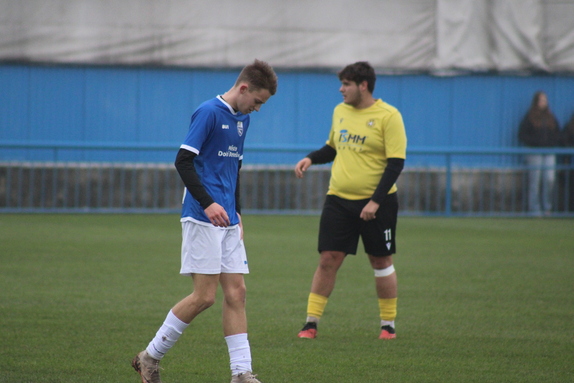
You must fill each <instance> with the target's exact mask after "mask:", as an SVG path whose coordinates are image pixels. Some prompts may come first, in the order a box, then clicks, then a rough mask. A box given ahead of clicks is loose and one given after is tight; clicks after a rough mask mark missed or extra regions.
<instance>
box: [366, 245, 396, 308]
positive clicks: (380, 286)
mask: <svg viewBox="0 0 574 383" xmlns="http://www.w3.org/2000/svg"><path fill="white" fill-rule="evenodd" d="M369 261H371V266H372V267H373V269H375V270H380V269H386V268H387V267H390V266H392V265H393V257H392V256H391V255H389V256H386V257H373V256H372V255H369ZM375 287H376V289H377V296H378V297H379V298H380V299H392V298H396V297H397V273H392V274H391V275H388V276H386V277H378V278H375Z"/></svg>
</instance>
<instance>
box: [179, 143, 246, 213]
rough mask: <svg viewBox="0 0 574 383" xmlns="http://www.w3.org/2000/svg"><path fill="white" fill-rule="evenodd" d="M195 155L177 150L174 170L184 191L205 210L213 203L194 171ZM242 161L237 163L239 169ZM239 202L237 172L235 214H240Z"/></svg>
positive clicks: (184, 150) (183, 150)
mask: <svg viewBox="0 0 574 383" xmlns="http://www.w3.org/2000/svg"><path fill="white" fill-rule="evenodd" d="M196 156H197V154H195V153H193V152H190V151H189V150H186V149H179V152H177V156H176V158H175V168H176V169H177V172H178V173H179V176H180V177H181V180H182V181H183V184H184V185H185V187H186V189H187V190H188V191H189V193H190V194H191V196H192V197H193V198H195V199H196V200H197V202H199V204H200V205H201V207H202V208H203V209H204V210H205V209H207V207H208V206H209V205H211V204H212V203H214V202H215V201H214V200H213V198H212V197H211V196H210V195H209V193H208V192H207V190H205V187H204V186H203V184H202V183H201V180H200V179H199V175H198V174H197V171H196V170H195V164H194V162H193V159H194V158H195V157H196ZM241 163H242V161H239V168H241ZM239 201H240V188H239V172H237V187H236V189H235V209H236V210H237V213H241V206H240V204H239Z"/></svg>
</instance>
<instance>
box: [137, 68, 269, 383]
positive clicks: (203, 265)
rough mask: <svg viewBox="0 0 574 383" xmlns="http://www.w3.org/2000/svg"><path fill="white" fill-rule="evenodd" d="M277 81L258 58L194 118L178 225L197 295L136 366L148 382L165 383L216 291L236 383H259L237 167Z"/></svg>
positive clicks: (183, 153)
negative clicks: (168, 367)
mask: <svg viewBox="0 0 574 383" xmlns="http://www.w3.org/2000/svg"><path fill="white" fill-rule="evenodd" d="M276 90H277V76H276V74H275V72H274V71H273V68H272V67H271V66H270V65H269V64H267V63H266V62H263V61H259V60H255V61H254V62H253V63H252V64H250V65H247V66H246V67H245V68H243V70H242V71H241V73H240V74H239V76H238V78H237V81H236V82H235V84H234V85H233V87H232V88H231V89H230V90H229V91H227V92H226V93H224V94H223V95H220V96H217V97H215V98H213V99H211V100H208V101H206V102H204V103H203V104H201V105H200V106H199V107H198V108H197V110H196V111H195V113H193V115H192V117H191V123H190V126H189V131H188V133H187V136H186V138H185V140H184V142H183V144H182V145H181V146H180V149H179V152H178V154H177V158H176V160H175V167H176V169H177V171H178V173H179V174H180V176H181V179H182V180H183V183H184V184H185V195H184V200H183V207H182V214H181V225H182V237H183V239H182V247H181V270H180V273H181V274H182V275H189V276H191V277H192V279H193V285H194V290H193V292H192V293H191V294H190V295H188V296H187V297H185V298H183V299H182V300H181V301H180V302H179V303H177V304H176V305H175V306H174V307H173V308H172V309H171V310H170V312H169V313H168V315H167V317H166V319H165V321H164V323H163V325H162V326H161V327H160V328H159V330H158V331H157V333H156V335H155V337H154V338H153V339H152V341H151V342H150V343H149V345H148V346H147V348H146V349H145V350H143V351H141V352H140V353H139V354H138V355H136V357H135V358H134V359H133V361H132V366H133V367H134V369H135V370H136V371H137V372H138V373H139V374H140V376H141V379H142V382H143V383H161V380H160V375H159V362H160V360H161V359H162V358H163V356H164V355H165V353H166V352H167V351H168V350H169V349H170V348H171V347H173V345H174V344H175V342H176V341H177V339H178V338H179V337H180V336H181V334H182V333H183V331H184V330H185V329H186V328H187V326H188V325H189V324H190V322H191V321H192V320H193V319H194V318H195V317H196V316H197V315H199V314H200V313H201V312H202V311H204V310H205V309H207V308H209V307H210V306H212V305H213V304H214V302H215V295H216V291H217V288H218V285H221V288H222V290H223V294H224V300H223V332H224V336H225V340H226V342H227V346H228V351H229V358H230V367H231V376H232V378H231V383H260V381H259V380H258V379H257V378H256V377H255V375H254V374H253V373H252V369H251V350H250V346H249V341H248V339H247V318H246V314H245V283H244V278H243V274H247V273H249V268H248V266H247V257H246V253H245V248H244V245H243V228H242V225H241V215H240V210H241V209H240V205H239V169H240V168H241V162H242V159H243V143H244V141H245V135H246V134H247V130H248V128H249V122H250V116H249V114H250V113H251V112H253V111H259V109H260V108H261V106H262V105H263V104H264V103H265V102H266V101H267V100H268V99H269V98H270V97H271V96H272V95H274V94H275V92H276Z"/></svg>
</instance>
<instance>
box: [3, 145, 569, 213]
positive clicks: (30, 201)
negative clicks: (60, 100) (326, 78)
mask: <svg viewBox="0 0 574 383" xmlns="http://www.w3.org/2000/svg"><path fill="white" fill-rule="evenodd" d="M0 149H1V150H18V149H26V150H40V151H44V152H46V153H45V155H46V154H47V153H49V155H48V157H49V158H51V161H42V162H22V161H10V162H0V212H5V213H8V212H9V213H21V212H122V213H123V212H170V213H176V212H179V208H180V203H181V197H182V191H183V185H182V183H181V181H180V179H179V176H178V175H177V172H176V171H175V169H174V167H173V164H172V163H142V162H137V163H128V162H68V161H61V160H60V154H61V153H62V152H69V151H80V150H81V151H86V150H97V151H122V152H132V151H138V152H140V153H142V152H144V153H145V152H165V153H169V155H170V156H174V155H175V153H176V151H177V147H174V145H171V144H153V143H149V144H142V143H130V144H121V143H90V144H85V143H70V142H16V141H0ZM312 149H314V148H312V147H305V146H291V145H284V146H274V145H251V146H247V147H246V157H249V154H252V153H257V154H259V155H260V156H267V155H270V156H271V155H274V154H277V153H288V154H290V155H291V156H292V157H293V158H294V161H293V163H292V164H287V165H261V164H249V163H246V164H245V165H244V167H243V169H242V184H241V185H242V203H243V207H244V211H245V212H248V213H254V214H262V213H289V214H316V213H318V212H319V211H320V209H321V206H322V203H323V200H324V195H325V192H326V190H327V186H328V180H329V171H330V168H329V166H315V167H312V168H311V170H310V171H309V172H308V174H307V176H306V177H305V178H304V179H303V180H299V179H296V178H295V177H294V174H293V170H292V169H293V165H294V163H295V159H298V158H300V157H302V156H303V155H305V154H306V153H308V152H309V151H310V150H312ZM527 154H553V155H556V156H557V158H558V161H557V165H556V167H555V169H554V170H555V172H556V183H555V187H554V190H553V193H552V196H553V202H554V206H553V209H552V212H551V213H550V215H552V216H555V217H573V216H574V162H573V159H574V148H554V149H530V148H505V149H502V148H462V147H458V148H450V147H411V148H409V150H408V152H407V162H406V167H405V170H404V172H403V174H402V175H401V177H400V179H399V182H398V186H399V203H400V206H401V208H400V212H401V214H409V215H445V216H453V215H490V216H503V215H504V216H508V215H510V216H521V215H528V214H530V213H529V211H528V204H527V189H528V182H527V177H528V170H530V169H529V168H528V166H527V165H526V164H525V163H524V162H523V161H522V158H523V157H524V156H525V155H527ZM432 157H434V159H430V160H429V158H432ZM469 164H470V165H469Z"/></svg>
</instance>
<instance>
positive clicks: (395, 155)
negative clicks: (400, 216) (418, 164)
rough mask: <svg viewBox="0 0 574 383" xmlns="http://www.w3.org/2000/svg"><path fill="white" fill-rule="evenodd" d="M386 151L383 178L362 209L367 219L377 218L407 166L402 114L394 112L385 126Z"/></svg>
mask: <svg viewBox="0 0 574 383" xmlns="http://www.w3.org/2000/svg"><path fill="white" fill-rule="evenodd" d="M384 135H385V151H386V153H387V156H388V158H387V166H386V167H385V170H384V171H383V175H382V176H381V180H380V181H379V184H378V185H377V188H376V189H375V192H374V193H373V196H372V197H371V200H370V201H369V202H368V203H367V205H366V206H365V207H364V208H363V210H362V211H361V215H360V217H361V218H362V219H364V220H365V221H369V220H371V219H374V218H375V214H376V212H377V210H378V209H379V206H380V205H381V203H382V202H383V201H384V199H385V198H386V196H387V195H388V194H389V191H390V190H391V188H392V187H393V185H394V184H395V183H396V182H397V180H398V178H399V176H400V174H401V172H402V171H403V168H404V166H405V158H406V149H407V137H406V134H405V126H404V123H403V119H402V116H401V115H400V113H399V112H398V111H397V112H396V113H394V114H393V115H392V116H391V117H390V118H389V120H388V121H387V124H386V126H385V128H384Z"/></svg>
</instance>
